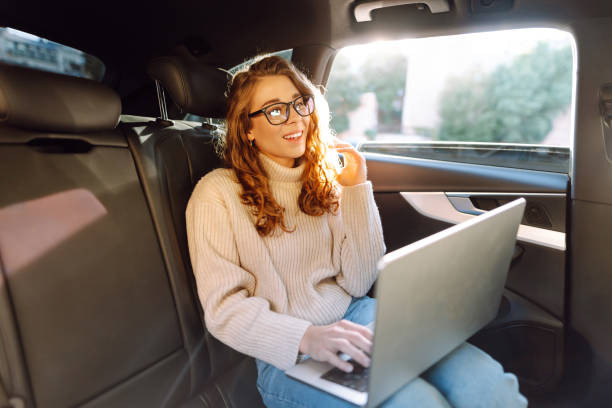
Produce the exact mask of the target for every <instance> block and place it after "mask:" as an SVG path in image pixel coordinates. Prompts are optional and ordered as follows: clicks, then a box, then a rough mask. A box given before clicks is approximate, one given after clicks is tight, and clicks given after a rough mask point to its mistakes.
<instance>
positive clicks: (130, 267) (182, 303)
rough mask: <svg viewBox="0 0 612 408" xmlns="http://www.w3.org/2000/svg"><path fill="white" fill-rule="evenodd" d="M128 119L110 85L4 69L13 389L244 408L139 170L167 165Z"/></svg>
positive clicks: (3, 197)
mask: <svg viewBox="0 0 612 408" xmlns="http://www.w3.org/2000/svg"><path fill="white" fill-rule="evenodd" d="M120 112H121V103H120V100H119V97H118V96H117V94H116V93H115V92H114V91H113V90H111V89H109V88H107V87H105V86H103V85H101V84H98V83H95V82H93V81H89V80H84V79H79V78H72V77H66V76H62V75H57V74H51V73H44V72H39V71H35V70H31V69H27V68H20V67H13V66H9V65H5V64H0V122H1V123H0V174H1V176H0V191H1V193H0V334H1V335H0V350H2V352H0V384H2V388H3V389H4V390H5V392H6V393H7V394H8V396H9V397H12V398H15V399H14V400H13V401H22V402H23V403H24V404H25V406H26V407H28V408H29V407H43V408H47V407H62V408H64V407H69V406H70V407H217V406H231V404H232V400H231V399H229V400H228V399H226V394H235V392H234V391H233V390H234V389H235V388H238V389H240V387H241V385H242V381H244V379H242V378H236V377H235V376H233V374H232V373H231V372H223V373H219V374H216V375H213V372H212V370H211V364H210V361H209V355H210V354H209V350H208V344H209V343H208V342H207V341H206V334H205V331H204V329H203V327H202V324H201V321H200V316H199V312H198V309H197V303H196V302H195V299H194V297H193V293H192V291H191V287H190V283H189V282H188V280H187V276H186V275H185V274H184V273H183V272H184V271H183V270H182V269H181V268H180V264H181V263H182V262H183V260H182V259H181V258H180V257H176V256H175V255H176V254H175V253H174V252H172V251H174V249H169V248H170V245H171V243H172V242H173V241H176V238H175V237H173V236H171V235H166V236H165V237H164V239H161V240H160V238H159V237H160V232H163V230H162V227H160V226H162V225H165V224H162V223H159V222H158V221H159V218H157V217H156V214H155V211H156V210H157V209H158V208H161V207H160V206H159V205H158V203H157V202H154V201H153V200H152V199H151V198H152V195H151V194H150V190H148V189H150V186H151V183H149V182H148V180H146V179H142V177H143V176H144V175H145V174H149V173H145V172H144V171H141V170H142V168H140V167H139V170H138V171H137V168H136V165H135V163H139V164H138V166H141V165H142V163H145V166H150V165H152V164H153V165H154V164H155V163H158V162H157V161H155V160H154V159H155V158H154V157H148V156H144V155H143V156H139V157H138V158H137V160H136V161H135V160H134V156H133V154H134V153H135V151H136V150H135V149H130V148H128V141H127V140H126V135H125V132H124V131H122V130H120V129H116V128H115V126H116V124H117V122H118V118H119V115H120ZM133 136H134V135H133V132H132V137H133ZM158 136H159V135H157V134H154V135H153V136H152V140H157V139H158ZM164 146H169V145H164ZM163 150H164V152H165V149H163ZM160 154H162V155H163V153H160ZM163 157H164V158H167V159H168V160H167V161H164V162H163V163H165V166H167V167H168V168H172V167H173V166H174V163H175V162H174V161H173V160H171V159H172V157H171V155H164V156H163ZM150 160H153V161H152V162H151V161H150ZM159 174H164V175H169V174H170V173H169V172H164V171H162V172H160V173H159ZM141 182H142V183H141ZM168 182H169V184H170V185H173V186H174V185H176V184H175V183H174V182H173V181H171V180H169V181H168ZM164 202H165V201H164ZM164 205H165V204H164ZM172 205H174V204H172ZM164 208H170V207H164ZM166 218H167V219H170V218H171V216H170V215H169V214H167V217H166ZM178 246H179V245H178V244H177V248H178ZM176 253H178V252H176ZM177 265H179V266H177ZM240 364H241V361H237V362H236V364H233V365H232V367H240ZM251 368H252V367H251ZM249 386H252V385H251V384H250V382H249ZM224 393H225V394H224ZM236 401H243V400H241V399H240V397H238V398H237V400H236ZM244 401H245V402H243V404H242V406H246V405H245V404H247V403H248V402H247V401H246V400H244ZM257 403H259V400H255V403H254V404H251V405H250V406H257Z"/></svg>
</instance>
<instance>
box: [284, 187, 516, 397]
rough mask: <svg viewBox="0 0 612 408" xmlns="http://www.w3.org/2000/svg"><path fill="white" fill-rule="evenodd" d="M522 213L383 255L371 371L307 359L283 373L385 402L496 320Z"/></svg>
mask: <svg viewBox="0 0 612 408" xmlns="http://www.w3.org/2000/svg"><path fill="white" fill-rule="evenodd" d="M524 209H525V200H524V199H523V198H520V199H518V200H515V201H512V202H511V203H508V204H506V205H503V206H501V207H498V208H496V209H494V210H492V211H489V212H487V213H485V214H483V215H480V216H477V217H474V218H473V219H471V220H468V221H465V222H463V223H461V224H457V225H455V226H452V227H450V228H448V229H446V230H444V231H441V232H438V233H437V234H434V235H431V236H429V237H427V238H424V239H422V240H420V241H417V242H414V243H412V244H410V245H407V246H405V247H403V248H400V249H398V250H396V251H393V252H390V253H388V254H386V255H385V256H383V257H382V259H381V260H380V261H379V263H378V269H379V271H380V275H379V278H378V281H377V285H376V298H377V302H378V304H377V309H376V324H375V326H376V327H375V328H374V342H373V348H372V355H371V363H370V367H368V368H363V367H362V366H360V365H359V364H358V363H356V362H352V363H353V366H354V369H353V372H351V373H344V372H343V371H341V370H339V369H337V368H334V367H333V366H332V365H331V364H329V363H326V362H320V361H315V360H313V359H311V358H308V359H306V360H305V361H302V362H301V363H299V364H297V365H295V366H294V367H292V368H290V369H289V370H287V371H286V372H285V373H286V374H287V375H288V376H290V377H292V378H294V379H296V380H299V381H302V382H304V383H306V384H309V385H311V386H314V387H317V388H319V389H321V390H323V391H326V392H328V393H330V394H333V395H336V396H338V397H340V398H342V399H345V400H347V401H349V402H351V403H353V404H355V405H358V406H366V407H375V406H377V405H379V404H380V403H382V402H384V401H385V400H386V399H387V398H389V397H390V396H391V395H392V394H393V393H395V392H396V391H398V390H399V389H400V388H402V387H403V386H404V385H406V384H408V383H409V382H410V381H411V380H413V379H414V378H416V377H417V376H418V375H420V374H421V373H422V372H423V371H425V370H427V369H428V368H429V367H431V366H432V365H434V364H435V363H436V362H438V361H439V360H440V359H442V358H443V357H444V356H445V355H446V354H448V353H449V352H451V351H452V350H453V349H455V348H456V347H458V346H459V345H461V344H462V343H463V342H465V341H466V340H467V339H468V338H469V337H471V336H472V335H473V334H475V333H476V332H477V331H478V330H480V329H481V328H482V327H484V326H485V325H486V324H487V323H489V322H490V321H491V320H493V319H494V318H495V316H496V315H497V311H498V308H499V304H500V302H501V297H502V293H503V290H504V284H505V282H506V275H507V273H508V268H509V265H510V261H511V258H512V253H513V251H514V246H515V241H516V234H517V230H518V226H519V223H520V221H521V219H522V218H523V211H524ZM341 358H343V359H345V360H348V358H349V357H348V356H347V355H344V354H341Z"/></svg>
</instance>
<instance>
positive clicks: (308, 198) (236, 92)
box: [221, 56, 339, 236]
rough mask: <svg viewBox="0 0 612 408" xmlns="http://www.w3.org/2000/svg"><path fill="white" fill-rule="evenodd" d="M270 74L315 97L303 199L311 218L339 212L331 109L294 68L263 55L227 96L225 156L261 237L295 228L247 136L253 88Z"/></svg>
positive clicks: (305, 158) (302, 205)
mask: <svg viewBox="0 0 612 408" xmlns="http://www.w3.org/2000/svg"><path fill="white" fill-rule="evenodd" d="M270 75H285V76H286V77H288V78H289V79H290V80H291V82H293V84H294V85H295V87H296V88H297V89H298V91H299V92H300V93H302V95H307V94H310V95H314V96H315V106H316V110H315V112H314V113H313V114H312V115H311V117H310V124H309V127H308V130H307V135H306V150H305V152H304V155H303V156H302V158H301V160H303V161H305V169H304V173H303V174H302V190H301V192H300V196H299V198H298V204H299V207H300V209H301V210H302V211H303V212H304V213H306V214H308V215H315V216H319V215H323V214H324V213H326V212H327V213H336V211H337V210H338V206H339V197H338V189H337V185H336V182H335V179H336V176H337V171H336V166H335V165H334V161H335V162H337V155H335V158H334V155H333V154H331V155H330V154H329V153H330V151H329V149H328V147H327V146H328V143H329V142H330V139H331V137H332V135H331V132H330V129H329V106H328V104H327V101H325V98H323V95H322V94H321V92H320V91H319V90H318V89H317V88H316V87H315V86H314V85H313V84H312V82H310V80H309V79H308V78H307V77H306V76H305V75H304V74H303V73H302V72H300V71H299V70H298V69H297V68H296V67H295V66H294V65H293V64H291V63H290V62H289V61H286V60H285V59H283V58H280V57H277V56H268V57H260V58H259V59H258V60H256V62H255V63H253V64H251V65H250V66H249V67H248V68H245V69H243V70H242V71H241V72H238V73H236V74H235V75H234V77H233V79H232V81H231V84H230V87H229V91H228V94H227V103H228V112H227V117H226V132H225V137H224V138H223V140H222V148H221V152H222V155H223V158H224V159H225V161H226V164H227V165H228V166H229V167H230V168H232V169H233V170H234V172H235V174H236V177H237V179H238V181H239V182H240V184H241V186H242V194H241V200H242V202H243V203H244V204H245V205H248V206H249V207H250V208H251V211H252V213H253V215H254V216H255V228H256V229H257V232H258V233H259V235H261V236H267V235H269V234H271V233H272V232H273V231H274V230H275V228H276V227H277V226H279V227H280V228H281V229H282V230H283V231H286V232H292V231H293V229H291V228H288V227H287V226H286V225H285V219H284V212H285V209H284V208H283V207H282V206H280V205H279V204H278V203H277V202H276V200H275V199H274V196H273V195H272V192H271V190H270V186H269V184H268V178H267V176H266V174H265V171H264V169H263V167H262V165H261V163H260V162H259V157H258V149H257V147H256V146H251V144H250V143H249V140H248V138H247V133H248V132H249V130H250V129H251V121H250V119H249V117H248V113H249V109H250V103H251V98H252V95H253V89H254V87H255V84H256V83H257V81H258V80H259V79H260V78H262V77H264V76H270Z"/></svg>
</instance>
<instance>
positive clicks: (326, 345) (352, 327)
mask: <svg viewBox="0 0 612 408" xmlns="http://www.w3.org/2000/svg"><path fill="white" fill-rule="evenodd" d="M373 337H374V335H373V333H372V331H371V330H370V329H368V328H367V327H365V326H362V325H360V324H357V323H353V322H350V321H348V320H340V321H339V322H336V323H333V324H330V325H328V326H310V327H308V329H306V332H305V333H304V337H302V342H301V343H300V352H301V353H304V354H308V355H309V356H310V357H312V358H313V359H315V360H317V361H327V362H329V363H331V364H332V365H334V366H336V367H338V368H339V369H340V370H342V371H345V372H351V371H352V370H353V366H352V365H351V363H348V362H346V361H344V360H342V359H341V358H340V357H339V356H338V352H342V353H345V354H347V355H349V356H350V357H351V358H352V359H354V360H355V361H357V362H358V363H359V364H361V365H362V366H364V367H369V366H370V358H369V357H368V356H367V355H366V353H368V354H370V353H371V352H372V339H373Z"/></svg>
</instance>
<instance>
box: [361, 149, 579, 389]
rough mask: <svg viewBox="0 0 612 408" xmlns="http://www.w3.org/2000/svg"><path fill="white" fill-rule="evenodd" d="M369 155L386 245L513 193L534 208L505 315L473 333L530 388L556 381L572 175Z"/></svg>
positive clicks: (526, 221) (527, 222)
mask: <svg viewBox="0 0 612 408" xmlns="http://www.w3.org/2000/svg"><path fill="white" fill-rule="evenodd" d="M365 156H366V159H367V163H368V177H369V178H370V180H372V182H373V185H374V192H375V199H376V202H377V204H378V206H379V210H380V214H381V219H382V224H383V230H384V233H385V240H386V243H387V250H388V251H392V250H395V249H397V248H400V247H402V246H404V245H407V244H410V243H412V242H414V241H417V240H419V239H421V238H424V237H426V236H428V235H431V234H433V233H436V232H438V231H441V230H442V229H445V228H447V227H449V226H451V225H452V224H454V223H457V222H461V221H462V220H465V219H468V218H470V217H473V216H474V215H475V214H477V213H479V212H482V211H486V210H489V209H492V208H494V207H495V206H498V205H502V204H504V203H506V202H509V201H511V200H513V199H514V198H518V197H524V198H525V199H526V200H527V209H529V208H535V209H536V210H534V211H535V215H533V214H532V216H531V218H530V215H529V213H528V211H526V214H525V217H524V219H523V223H522V224H523V225H522V226H521V232H519V234H518V239H517V250H516V251H515V255H514V257H513V261H512V263H511V267H510V270H509V272H508V280H507V283H506V291H505V295H504V299H503V301H502V305H501V306H500V311H499V315H498V317H497V318H496V319H495V320H494V321H493V322H491V324H489V325H488V326H487V327H486V328H485V329H483V330H482V331H481V332H479V333H478V334H477V335H476V336H474V338H473V339H472V341H473V342H474V343H475V344H477V345H478V346H479V347H481V348H483V349H484V350H485V351H487V352H489V353H490V354H491V355H493V356H494V357H495V358H496V359H497V360H498V361H500V362H502V364H503V365H504V367H505V368H506V370H509V371H513V372H515V373H516V374H517V375H518V376H519V379H520V381H521V389H522V390H523V391H524V392H528V393H529V392H532V393H533V392H537V391H542V390H546V389H550V387H552V386H553V385H554V384H555V383H556V382H557V380H558V378H559V377H560V375H561V373H562V367H563V345H564V343H563V337H564V336H563V331H564V319H565V312H564V311H565V304H564V297H565V253H566V250H565V242H566V237H565V218H566V191H567V186H568V177H567V175H565V174H558V173H546V172H538V171H531V170H520V169H510V168H502V167H493V166H482V165H473V164H466V163H452V162H443V161H435V160H423V159H411V158H399V157H391V156H384V155H378V154H371V153H365ZM534 224H535V226H534Z"/></svg>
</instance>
